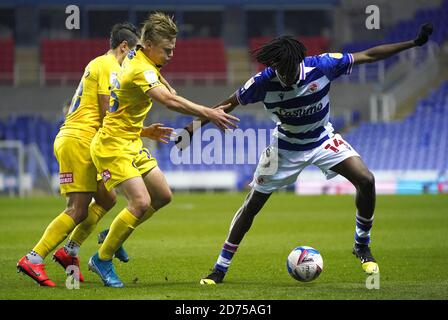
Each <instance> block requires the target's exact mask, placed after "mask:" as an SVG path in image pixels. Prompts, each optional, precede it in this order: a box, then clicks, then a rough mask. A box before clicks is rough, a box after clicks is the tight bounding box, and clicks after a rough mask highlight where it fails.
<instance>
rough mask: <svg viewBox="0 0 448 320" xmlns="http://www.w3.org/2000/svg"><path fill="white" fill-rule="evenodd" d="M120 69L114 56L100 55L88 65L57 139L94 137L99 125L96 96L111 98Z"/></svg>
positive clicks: (99, 115) (98, 108) (99, 113)
mask: <svg viewBox="0 0 448 320" xmlns="http://www.w3.org/2000/svg"><path fill="white" fill-rule="evenodd" d="M120 69H121V66H120V64H119V63H118V60H117V59H116V58H115V56H114V55H113V54H106V55H102V56H99V57H97V58H95V59H93V60H92V61H90V62H89V64H88V65H87V66H86V68H85V70H84V75H83V76H82V79H81V81H80V82H79V85H78V89H76V92H75V95H74V96H73V99H72V102H71V105H70V109H69V111H68V114H67V116H66V118H65V122H64V125H63V126H62V127H61V129H60V133H59V136H78V137H79V136H81V137H86V138H90V139H91V138H93V136H94V135H95V133H96V132H97V131H98V129H99V128H100V126H101V112H100V106H99V103H98V95H99V94H103V95H110V88H111V84H112V83H113V82H114V79H115V78H116V77H117V75H118V73H119V72H120Z"/></svg>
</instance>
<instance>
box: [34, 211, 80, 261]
mask: <svg viewBox="0 0 448 320" xmlns="http://www.w3.org/2000/svg"><path fill="white" fill-rule="evenodd" d="M75 226H76V224H75V221H74V220H73V219H72V217H70V216H69V215H68V214H66V213H65V212H63V213H61V214H60V215H58V216H57V217H56V218H55V219H54V220H53V221H51V223H50V224H49V225H48V227H47V229H46V230H45V232H44V234H43V236H42V238H41V239H40V240H39V242H38V243H37V245H36V246H35V247H34V248H33V251H34V252H36V253H37V254H38V255H40V256H41V257H42V258H45V257H46V256H47V255H48V254H49V253H50V252H51V251H53V250H54V249H55V248H56V247H57V246H58V245H59V244H60V243H61V242H62V241H64V239H65V238H66V237H67V235H68V234H69V233H70V232H72V231H73V229H74V228H75Z"/></svg>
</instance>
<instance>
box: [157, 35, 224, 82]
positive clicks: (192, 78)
mask: <svg viewBox="0 0 448 320" xmlns="http://www.w3.org/2000/svg"><path fill="white" fill-rule="evenodd" d="M163 74H164V75H165V76H166V77H167V79H169V80H170V81H175V82H179V81H182V82H198V81H212V82H216V81H218V82H220V81H225V80H226V78H227V64H226V54H225V48H224V42H223V41H222V39H220V38H192V39H177V42H176V49H175V51H174V57H173V59H172V60H171V61H170V63H169V64H168V65H167V66H166V67H164V68H163Z"/></svg>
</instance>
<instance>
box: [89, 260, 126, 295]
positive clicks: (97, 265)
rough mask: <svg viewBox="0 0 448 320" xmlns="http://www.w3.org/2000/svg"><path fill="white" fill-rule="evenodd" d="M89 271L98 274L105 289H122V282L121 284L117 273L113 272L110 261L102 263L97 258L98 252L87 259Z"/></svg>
mask: <svg viewBox="0 0 448 320" xmlns="http://www.w3.org/2000/svg"><path fill="white" fill-rule="evenodd" d="M88 265H89V270H90V271H93V272H95V273H96V274H98V275H99V276H100V278H101V280H103V283H104V285H105V286H106V287H113V288H122V287H124V285H123V282H121V280H120V278H118V276H117V273H116V272H115V268H114V265H113V263H112V260H110V261H103V260H101V259H100V258H99V256H98V252H97V253H95V255H93V256H92V257H90V259H89V264H88Z"/></svg>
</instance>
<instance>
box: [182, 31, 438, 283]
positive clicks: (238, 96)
mask: <svg viewBox="0 0 448 320" xmlns="http://www.w3.org/2000/svg"><path fill="white" fill-rule="evenodd" d="M431 33H432V25H431V24H426V25H423V26H422V27H421V29H420V33H419V34H418V36H417V38H416V39H415V40H410V41H405V42H400V43H394V44H388V45H381V46H377V47H374V48H371V49H367V50H365V51H362V52H357V53H353V54H350V53H344V54H341V53H326V54H322V55H319V56H311V57H306V56H305V53H306V48H305V47H304V45H303V44H302V43H300V42H299V41H297V40H295V39H294V38H293V37H289V36H282V37H279V38H276V39H274V40H272V41H271V42H269V43H268V44H266V45H264V46H262V47H261V48H259V49H257V50H255V52H254V56H255V59H256V60H257V62H259V63H261V64H263V65H265V66H266V67H267V68H266V69H264V70H263V71H262V72H260V73H258V74H256V75H255V76H254V77H252V78H251V79H249V81H247V82H246V84H245V85H244V86H243V87H242V88H240V89H239V90H237V91H236V92H235V93H234V94H233V95H232V96H231V97H230V98H228V99H227V100H225V101H224V102H222V103H220V105H226V104H230V106H229V107H228V108H227V110H226V112H230V111H232V110H233V109H234V108H235V107H236V106H238V105H246V104H249V103H255V102H259V101H262V102H263V103H264V105H265V109H266V111H267V112H268V113H269V115H270V117H271V118H272V119H273V120H274V121H275V122H276V124H277V128H276V129H275V131H274V138H275V139H273V142H272V143H271V145H270V146H269V147H268V148H266V150H265V151H264V152H263V154H262V156H261V158H260V161H259V164H258V167H257V169H256V172H255V174H254V179H253V181H252V183H251V187H252V190H251V191H250V193H249V195H248V196H247V198H246V200H245V201H244V203H243V205H242V207H241V208H240V209H239V210H238V212H237V213H236V215H235V217H234V218H233V220H232V223H231V226H230V231H229V234H228V237H227V239H226V241H225V243H224V245H223V247H222V250H221V253H220V255H219V257H218V260H217V262H216V264H215V266H214V269H213V271H212V273H211V274H210V275H208V276H207V277H205V278H203V279H201V284H216V283H221V282H222V281H223V278H224V276H225V273H226V272H227V269H228V268H229V266H230V263H231V260H232V257H233V255H234V253H235V252H236V250H237V248H238V245H239V244H240V242H241V240H242V239H243V237H244V234H245V233H246V232H247V231H248V230H249V228H250V227H251V225H252V222H253V219H254V217H255V215H256V214H257V213H258V212H259V211H260V210H261V208H262V207H263V205H264V204H265V203H266V201H267V200H268V199H269V197H270V195H271V194H272V192H273V191H275V190H278V189H279V188H281V187H283V186H286V185H289V184H291V183H294V182H295V181H296V179H297V177H298V175H299V174H300V172H301V171H302V170H303V169H304V168H305V167H306V166H309V165H312V164H313V165H316V166H318V167H319V168H320V169H321V170H322V171H323V173H324V174H325V175H326V176H327V178H328V179H330V178H332V177H334V176H336V175H338V174H340V175H342V176H344V177H345V178H347V179H348V180H349V181H350V182H351V183H352V184H353V185H354V186H355V187H356V208H357V213H356V228H355V230H356V231H355V244H354V248H353V253H354V254H355V256H356V257H357V258H359V260H360V261H361V265H362V268H363V270H364V271H365V272H366V273H368V274H372V273H378V272H379V267H378V264H377V263H376V261H375V259H374V258H373V256H372V253H371V251H370V248H369V243H370V229H371V228H372V223H373V214H374V208H375V180H374V176H373V174H372V173H371V172H370V171H369V170H368V168H367V167H366V165H365V164H364V162H363V161H362V160H361V157H360V156H359V154H358V153H357V152H356V151H355V150H354V149H353V148H352V147H351V146H350V145H349V144H348V143H347V142H346V141H344V140H343V139H342V137H341V136H340V135H339V134H335V133H334V132H333V128H332V126H331V123H330V122H329V117H330V100H329V90H330V84H331V81H333V80H334V79H336V78H338V77H339V76H341V75H344V74H350V72H351V70H352V68H353V65H356V64H361V63H371V62H375V61H378V60H382V59H385V58H388V57H390V56H392V55H394V54H397V53H399V52H401V51H403V50H406V49H409V48H412V47H415V46H422V45H424V44H425V43H426V42H427V41H428V38H429V35H431ZM205 123H206V122H205V121H202V125H204V124H205ZM185 129H186V130H187V131H188V132H189V134H190V137H191V135H192V134H193V126H192V124H190V125H189V126H187V127H186V128H185ZM177 143H179V141H178V142H177Z"/></svg>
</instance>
